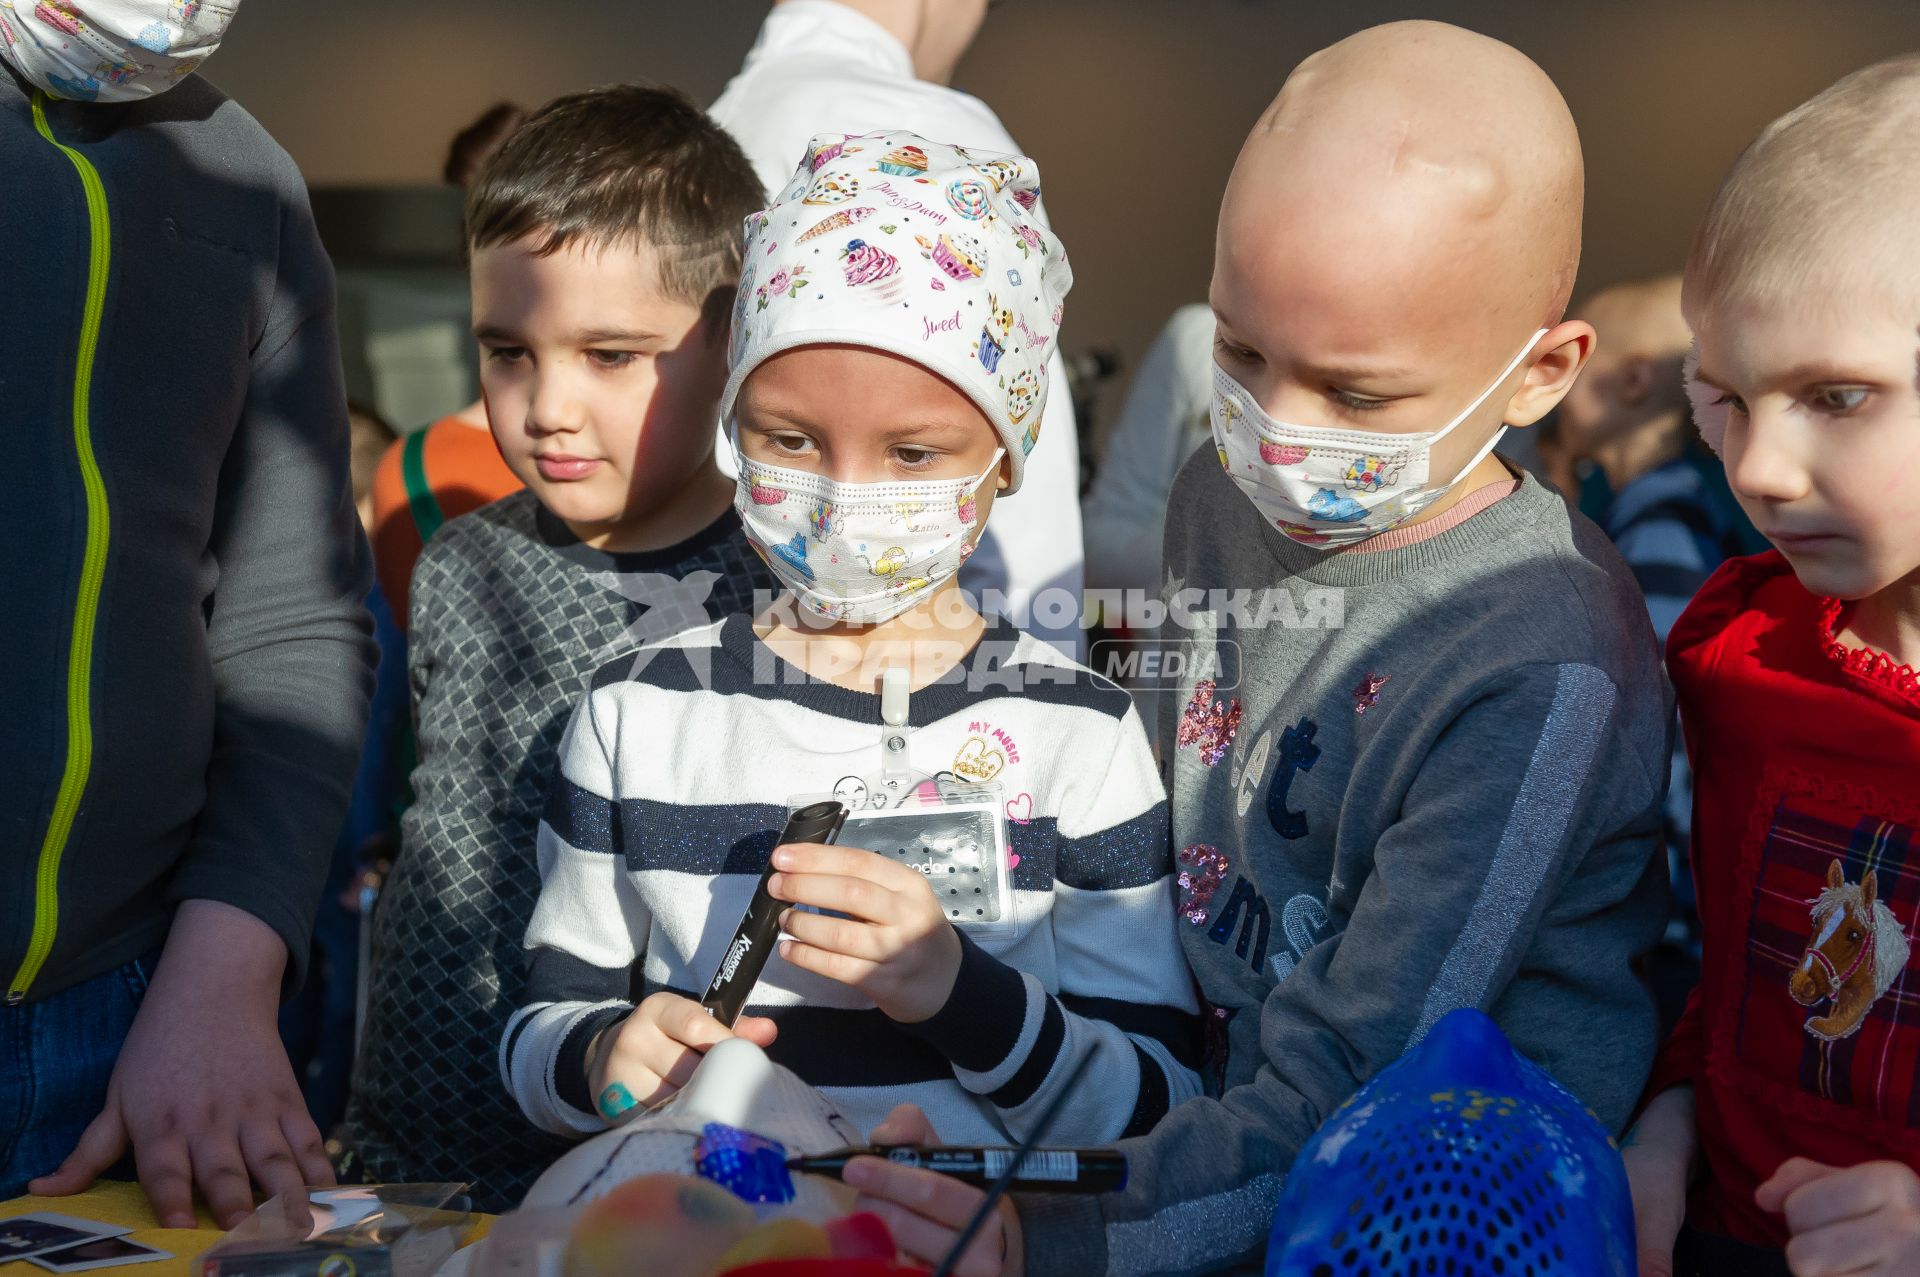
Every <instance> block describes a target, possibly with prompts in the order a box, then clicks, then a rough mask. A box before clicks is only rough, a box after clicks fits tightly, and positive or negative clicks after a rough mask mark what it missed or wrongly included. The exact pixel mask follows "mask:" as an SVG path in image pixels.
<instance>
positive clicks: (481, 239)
mask: <svg viewBox="0 0 1920 1277" xmlns="http://www.w3.org/2000/svg"><path fill="white" fill-rule="evenodd" d="M760 204H761V199H760V189H759V184H758V182H757V181H756V180H755V179H754V175H753V169H752V167H751V166H750V165H749V164H748V163H747V161H746V158H745V157H744V156H743V155H741V153H740V149H739V147H738V146H736V145H735V144H734V142H733V140H732V139H731V138H730V137H728V136H727V134H726V133H725V132H724V131H722V130H721V129H720V128H719V127H718V126H717V125H715V124H714V123H713V122H712V121H711V120H709V119H708V118H707V117H706V116H705V115H704V114H702V113H701V112H700V110H699V109H698V108H696V107H694V106H693V105H692V104H691V103H689V102H688V101H687V100H686V99H685V98H684V97H682V96H681V95H680V94H678V93H676V92H673V91H671V90H664V89H652V88H641V87H635V86H617V87H613V88H607V89H597V90H594V91H592V92H588V93H578V94H572V95H569V96H567V97H563V98H559V99H556V100H555V101H554V102H551V103H549V104H548V105H547V106H546V107H544V108H543V109H542V110H540V111H539V112H537V113H536V114H535V115H534V116H533V118H532V119H530V120H529V121H528V122H527V124H526V125H525V126H524V127H522V128H521V129H520V130H519V131H518V132H516V133H515V134H514V136H513V137H512V138H511V139H509V140H508V142H507V143H506V145H505V146H503V147H502V148H501V150H500V151H499V152H498V153H497V154H496V155H495V156H494V157H493V158H492V159H491V160H490V161H488V163H487V165H486V167H485V168H484V169H483V170H482V172H481V174H480V176H479V178H478V179H477V181H476V182H475V184H474V187H473V189H472V192H471V194H470V195H469V197H468V201H467V245H468V249H469V251H470V253H471V257H472V280H473V319H474V332H475V335H476V336H477V337H478V338H479V340H480V344H481V347H482V363H481V385H482V388H483V391H484V393H485V397H486V403H487V410H488V417H489V419H490V421H491V424H492V429H493V434H494V439H495V442H497V443H498V444H499V446H500V452H501V455H502V456H503V457H504V458H505V460H506V462H507V464H508V465H509V466H510V467H512V469H513V471H514V473H515V474H516V475H518V476H519V477H520V479H521V480H522V482H524V483H525V484H526V485H527V490H526V491H524V492H518V493H515V494H513V495H512V496H509V497H505V498H503V499H502V500H500V501H497V502H495V503H494V504H492V505H490V506H487V507H484V508H483V509H480V510H477V511H475V512H474V513H473V514H471V515H469V516H467V517H465V518H462V519H459V520H456V521H454V522H452V523H449V524H448V525H447V526H446V527H445V528H444V529H443V530H442V532H441V533H440V534H439V535H438V536H436V537H435V538H434V539H433V540H432V542H431V543H429V545H428V546H427V549H426V551H425V552H424V553H423V554H422V555H421V557H420V561H419V565H418V567H417V568H416V570H415V573H414V600H413V607H412V617H413V628H412V633H411V636H410V653H409V661H410V667H411V670H410V673H411V680H412V684H413V692H414V698H415V699H414V707H415V708H414V718H415V724H416V730H417V732H418V736H419V744H420V765H419V768H418V770H416V771H415V772H414V775H413V785H414V792H415V794H416V796H417V799H416V802H415V804H414V806H413V807H412V808H411V809H410V810H409V811H408V813H407V815H406V818H405V820H404V821H403V823H402V827H401V852H400V856H399V859H398V862H397V863H396V865H395V868H394V873H393V877H392V878H391V879H390V880H389V882H388V885H387V890H386V895H385V897H384V898H383V899H382V901H381V905H380V909H379V911H378V912H377V913H376V915H375V918H374V940H373V970H372V986H371V996H370V1001H369V1006H368V1022H367V1026H366V1039H365V1043H364V1046H363V1053H362V1055H361V1060H360V1069H359V1076H358V1078H357V1082H356V1092H355V1097H354V1104H353V1107H352V1110H351V1111H350V1113H349V1121H350V1123H351V1125H352V1133H353V1137H354V1140H355V1143H356V1145H357V1146H358V1149H359V1152H360V1155H361V1156H362V1158H363V1159H364V1160H365V1163H366V1170H367V1173H368V1174H369V1176H370V1177H372V1178H374V1179H384V1180H390V1181H393V1180H469V1181H471V1182H472V1183H473V1186H474V1187H473V1192H474V1196H475V1200H476V1202H477V1203H478V1204H479V1205H480V1206H481V1207H482V1208H484V1209H499V1208H501V1207H502V1206H504V1205H510V1204H512V1203H513V1202H514V1201H516V1200H517V1199H518V1198H519V1196H520V1195H521V1194H522V1193H523V1192H524V1191H525V1189H526V1187H527V1185H528V1184H529V1183H530V1182H531V1180H532V1177H533V1176H534V1175H535V1174H536V1173H537V1172H538V1171H539V1169H540V1168H541V1167H543V1166H545V1165H546V1164H547V1163H548V1162H550V1161H552V1160H553V1156H554V1153H555V1151H556V1150H557V1149H558V1148H559V1147H561V1146H560V1145H558V1144H556V1143H554V1142H552V1141H549V1140H546V1139H544V1138H543V1137H541V1136H540V1135H539V1134H538V1133H537V1132H535V1131H533V1130H531V1129H530V1128H529V1127H528V1126H527V1124H526V1122H525V1120H524V1119H523V1118H522V1117H521V1116H520V1115H519V1114H518V1113H517V1112H515V1111H514V1109H513V1107H512V1105H511V1103H510V1102H509V1101H508V1100H507V1097H506V1096H505V1095H503V1094H502V1093H501V1091H500V1087H499V1083H498V1081H497V1080H496V1079H497V1071H496V1068H497V1066H496V1063H495V1052H496V1050H497V1048H498V1045H499V1042H500V1033H501V1030H502V1028H503V1027H504V1025H505V1022H506V1017H507V1013H508V1012H509V1010H510V1009H511V1008H512V1007H513V1005H514V1003H515V1002H516V1001H517V1000H518V998H519V996H520V990H521V986H522V984H523V982H524V978H525V972H524V958H523V956H522V955H521V953H520V940H521V937H522V936H523V935H524V934H525V932H526V928H527V923H528V920H529V917H530V915H531V913H532V910H533V903H534V898H535V895H536V894H537V893H538V891H539V887H540V874H539V869H538V867H537V865H536V864H535V858H534V833H535V829H536V827H537V825H538V823H539V817H540V811H541V807H542V805H543V802H544V798H545V792H546V784H547V778H548V777H549V776H550V775H551V774H552V772H553V769H554V761H555V750H556V747H557V745H558V743H559V740H560V735H561V732H562V731H563V730H564V729H565V727H566V722H567V716H568V712H569V711H570V710H571V708H572V705H573V703H574V701H575V699H576V698H577V697H578V696H579V694H580V692H581V690H582V687H583V685H584V682H585V680H586V678H587V676H588V675H589V674H591V673H592V672H593V670H594V669H595V668H596V667H597V666H599V665H601V664H603V663H604V662H605V661H606V660H608V659H610V658H611V657H613V656H615V655H617V654H618V653H619V652H620V651H622V650H625V649H626V648H627V647H628V646H629V645H632V644H635V643H639V642H644V641H647V640H649V639H653V638H659V637H663V636H665V635H669V634H672V633H674V632H675V631H676V630H678V629H680V628H682V627H684V626H685V625H688V624H696V623H700V622H703V621H705V620H706V619H707V618H708V616H709V615H713V616H718V615H722V614H724V613H726V612H729V611H733V610H736V609H738V608H741V607H743V606H745V605H746V604H747V603H748V602H749V601H750V600H751V599H752V597H753V594H754V591H755V590H756V589H771V588H772V585H773V582H772V578H771V576H770V575H769V574H768V573H767V571H766V569H765V567H764V565H762V563H761V562H760V560H759V559H758V558H757V557H756V556H755V555H754V553H753V552H752V551H751V550H750V549H749V548H748V546H747V543H746V541H745V540H744V538H743V536H742V533H741V527H740V521H739V518H738V516H737V515H735V514H734V512H733V510H732V502H733V485H732V483H730V482H729V481H728V480H727V479H725V478H724V477H723V476H722V475H720V473H719V472H718V471H717V470H716V469H715V468H714V464H713V422H714V420H715V418H716V417H717V415H718V409H719V402H720V394H721V390H722V388H723V387H724V385H725V382H726V376H727V359H726V356H727V315H728V309H729V303H730V301H731V299H732V294H733V289H734V286H735V282H736V277H737V275H738V273H739V269H740V236H739V227H740V225H741V223H742V221H743V220H744V219H745V218H746V217H747V216H748V215H749V214H751V213H753V212H755V211H756V210H758V208H759V207H760Z"/></svg>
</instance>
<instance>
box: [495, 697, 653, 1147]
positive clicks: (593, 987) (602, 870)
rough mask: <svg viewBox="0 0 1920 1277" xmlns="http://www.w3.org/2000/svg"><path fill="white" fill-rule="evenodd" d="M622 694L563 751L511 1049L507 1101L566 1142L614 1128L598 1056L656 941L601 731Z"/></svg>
mask: <svg viewBox="0 0 1920 1277" xmlns="http://www.w3.org/2000/svg"><path fill="white" fill-rule="evenodd" d="M613 694H615V693H613V692H611V691H604V690H596V691H592V692H589V693H588V694H587V695H586V696H585V697H584V698H583V699H582V700H581V702H580V705H579V706H578V707H577V708H576V709H575V710H574V714H573V719H572V721H571V722H569V723H568V725H567V731H566V735H565V736H564V737H563V738H562V739H561V742H560V753H559V768H558V770H557V772H556V773H555V775H554V778H553V780H552V782H551V784H550V785H549V786H548V791H547V807H546V811H545V813H544V814H543V815H542V817H541V820H540V832H539V842H538V854H539V861H540V898H539V900H538V902H537V903H536V904H535V906H534V911H533V919H532V921H531V922H530V923H529V924H528V927H527V940H526V944H527V948H528V949H529V950H530V951H531V952H530V954H529V958H530V968H529V972H528V980H527V988H526V992H525V994H524V995H523V997H522V1000H521V1005H520V1007H519V1009H518V1010H516V1011H515V1012H514V1014H513V1016H512V1018H511V1019H509V1020H508V1022H507V1027H506V1031H505V1033H504V1034H503V1035H502V1038H501V1042H500V1075H501V1079H502V1081H503V1082H505V1084H506V1087H507V1092H508V1093H509V1094H510V1095H512V1096H513V1098H514V1101H515V1102H516V1103H517V1104H519V1106H520V1109H521V1111H522V1112H524V1113H525V1114H526V1115H527V1119H528V1120H529V1121H531V1122H532V1123H533V1124H534V1125H535V1126H538V1127H539V1128H540V1129H542V1130H545V1131H551V1132H553V1133H555V1134H558V1135H567V1134H585V1133H591V1132H594V1131H598V1130H601V1129H603V1128H604V1126H605V1123H603V1122H602V1121H601V1120H600V1118H599V1117H598V1116H597V1115H596V1114H595V1112H594V1109H593V1100H592V1097H591V1096H590V1095H589V1094H588V1087H587V1075H586V1052H587V1047H588V1045H589V1044H590V1043H591V1042H592V1041H593V1038H594V1035H595V1034H597V1033H598V1032H599V1031H600V1030H601V1029H603V1028H605V1027H606V1026H607V1025H609V1024H611V1023H612V1022H614V1021H615V1020H617V1019H619V1018H620V1017H621V1016H623V1015H625V1014H626V1013H627V1012H628V1011H630V1010H632V1004H631V1003H630V1002H629V1001H628V990H629V987H630V986H629V971H630V969H631V968H632V965H633V962H634V960H635V958H636V957H638V956H639V955H638V953H637V951H636V947H635V945H636V937H643V936H645V935H646V934H647V929H648V917H647V910H646V906H645V905H644V904H643V903H642V902H641V900H640V897H639V895H638V893H637V892H636V891H635V890H634V887H633V882H632V880H631V879H630V878H629V877H628V876H627V872H626V860H625V857H624V856H623V855H622V854H621V849H620V847H619V845H618V838H619V833H618V831H619V821H618V819H617V817H618V813H619V799H618V793H619V791H618V788H617V786H616V784H615V782H614V777H613V767H612V759H613V751H612V750H611V749H610V748H609V746H608V743H607V740H606V738H605V736H604V735H603V733H602V731H601V722H600V717H599V716H600V706H599V699H600V698H601V697H604V696H610V695H613Z"/></svg>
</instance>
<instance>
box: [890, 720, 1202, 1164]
mask: <svg viewBox="0 0 1920 1277" xmlns="http://www.w3.org/2000/svg"><path fill="white" fill-rule="evenodd" d="M1120 695H1121V696H1123V697H1124V695H1125V694H1124V693H1120ZM1113 721H1114V723H1115V730H1114V733H1113V739H1112V742H1111V745H1110V747H1109V748H1107V749H1104V750H1102V749H1090V750H1086V751H1084V752H1080V753H1078V754H1076V757H1077V758H1081V759H1084V760H1085V762H1084V764H1082V765H1081V768H1080V770H1079V772H1078V774H1076V775H1073V776H1071V777H1069V778H1068V779H1067V781H1066V783H1065V785H1064V786H1063V789H1064V792H1063V795H1062V799H1063V801H1062V805H1061V807H1060V812H1059V816H1058V830H1059V844H1058V852H1057V861H1056V866H1055V871H1054V874H1055V881H1054V884H1053V895H1054V903H1053V909H1052V913H1051V923H1050V925H1051V927H1052V931H1053V942H1054V950H1055V954H1056V961H1057V963H1058V971H1059V985H1060V993H1059V995H1058V996H1057V997H1056V996H1052V995H1049V994H1048V993H1047V992H1046V990H1045V988H1044V987H1043V986H1042V985H1041V983H1040V981H1039V980H1038V979H1037V978H1035V977H1034V976H1033V975H1032V974H1030V973H1026V972H1022V971H1018V970H1016V969H1014V968H1013V967H1011V966H1008V965H1007V964H1005V963H1003V962H1001V961H1000V960H999V959H997V958H994V957H992V956H991V955H989V954H987V953H986V952H985V951H983V950H982V949H980V948H979V947H978V946H977V945H975V944H974V943H973V942H972V941H970V940H968V939H966V937H965V936H964V935H963V936H962V945H963V951H964V953H963V957H962V963H961V972H960V977H959V979H957V980H956V981H955V984H954V991H953V994H952V996H951V997H949V999H948V1001H947V1004H946V1006H944V1007H943V1008H941V1010H940V1012H939V1013H938V1014H937V1015H935V1016H934V1017H933V1018H932V1019H931V1020H928V1021H926V1022H925V1023H923V1024H920V1025H915V1026H911V1028H910V1031H911V1032H914V1033H915V1034H916V1035H918V1036H921V1037H923V1038H925V1039H927V1040H928V1041H931V1042H932V1043H933V1044H934V1045H935V1046H937V1047H939V1048H940V1049H941V1050H942V1051H943V1052H944V1053H945V1054H946V1055H947V1056H948V1058H949V1059H950V1060H951V1061H952V1063H953V1069H954V1076H955V1077H956V1078H957V1079H958V1080H959V1082H960V1084H961V1085H962V1086H965V1087H966V1088H967V1089H968V1090H970V1091H972V1092H974V1093H975V1094H977V1095H980V1096H983V1097H985V1098H986V1099H987V1100H988V1101H990V1102H991V1103H992V1104H993V1105H994V1106H995V1108H996V1109H998V1110H999V1113H1000V1117H1001V1121H1002V1123H1003V1124H1004V1125H1005V1126H1006V1128H1007V1130H1008V1131H1009V1132H1010V1133H1011V1134H1013V1135H1014V1136H1016V1137H1020V1136H1024V1135H1025V1134H1026V1132H1027V1129H1028V1126H1029V1124H1030V1123H1031V1122H1033V1121H1034V1120H1036V1119H1037V1118H1038V1116H1039V1115H1040V1114H1041V1113H1042V1112H1044V1111H1045V1109H1046V1108H1047V1106H1048V1104H1049V1103H1050V1102H1051V1101H1052V1100H1053V1098H1054V1097H1055V1095H1056V1094H1057V1093H1058V1092H1059V1091H1060V1089H1061V1088H1062V1087H1063V1086H1065V1084H1066V1080H1067V1078H1068V1076H1069V1075H1070V1074H1071V1073H1072V1072H1073V1070H1074V1068H1075V1067H1076V1066H1077V1065H1078V1064H1079V1062H1080V1060H1081V1059H1082V1058H1084V1057H1088V1056H1091V1057H1092V1063H1091V1064H1090V1065H1089V1066H1088V1069H1087V1072H1086V1074H1085V1075H1084V1076H1083V1078H1082V1079H1081V1081H1080V1083H1079V1085H1078V1086H1076V1087H1075V1088H1074V1090H1073V1092H1072V1094H1071V1095H1070V1096H1069V1098H1068V1099H1067V1101H1066V1104H1065V1107H1063V1108H1062V1110H1061V1113H1060V1117H1059V1119H1058V1121H1057V1125H1056V1126H1055V1127H1054V1129H1053V1131H1052V1132H1051V1134H1050V1135H1049V1137H1048V1138H1049V1139H1050V1140H1053V1141H1054V1142H1057V1143H1062V1144H1073V1143H1084V1144H1098V1143H1106V1142H1109V1141H1111V1140H1115V1139H1119V1138H1121V1137H1123V1136H1131V1135H1138V1134H1141V1133H1144V1132H1145V1131H1147V1130H1150V1129H1151V1128H1152V1127H1153V1125H1154V1124H1155V1123H1156V1122H1158V1121H1159V1120H1160V1118H1161V1117H1162V1116H1164V1115H1165V1114H1166V1112H1167V1110H1168V1109H1169V1108H1170V1107H1172V1106H1173V1105H1175V1104H1177V1103H1179V1102H1180V1101H1182V1100H1185V1099H1188V1098H1191V1097H1192V1096H1196V1095H1198V1094H1200V1078H1199V1074H1198V1071H1197V1070H1198V1063H1199V1050H1198V1036H1199V1035H1198V1016H1197V1013H1198V1003H1197V1001H1196V998H1195V996H1194V988H1193V979H1192V976H1191V974H1190V973H1189V971H1188V968H1187V963H1186V959H1185V957H1184V955H1183V954H1182V951H1181V948H1180V943H1179V937H1178V935H1177V933H1176V932H1175V929H1174V927H1175V922H1176V914H1175V895H1174V881H1173V876H1172V856H1171V853H1170V850H1169V847H1168V827H1167V803H1166V798H1165V791H1164V790H1163V789H1162V788H1161V785H1160V778H1159V773H1158V771H1157V770H1156V768H1155V766H1154V761H1153V753H1152V751H1151V750H1150V749H1149V748H1148V746H1147V739H1146V733H1145V731H1144V729H1143V728H1142V726H1141V723H1140V719H1139V716H1138V714H1137V712H1136V711H1134V710H1133V708H1132V707H1131V706H1130V705H1129V706H1128V708H1127V709H1126V712H1125V716H1124V717H1122V718H1118V719H1115V720H1113Z"/></svg>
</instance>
